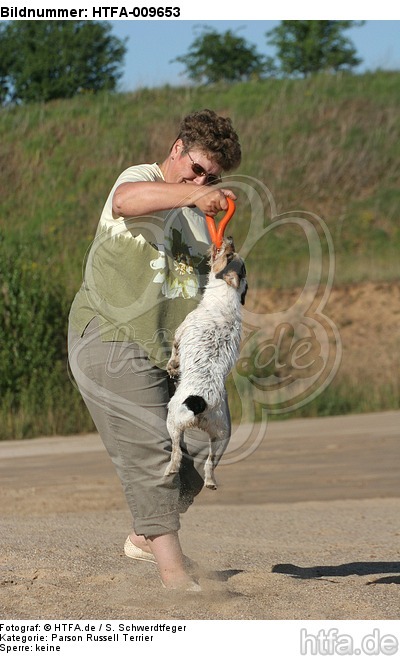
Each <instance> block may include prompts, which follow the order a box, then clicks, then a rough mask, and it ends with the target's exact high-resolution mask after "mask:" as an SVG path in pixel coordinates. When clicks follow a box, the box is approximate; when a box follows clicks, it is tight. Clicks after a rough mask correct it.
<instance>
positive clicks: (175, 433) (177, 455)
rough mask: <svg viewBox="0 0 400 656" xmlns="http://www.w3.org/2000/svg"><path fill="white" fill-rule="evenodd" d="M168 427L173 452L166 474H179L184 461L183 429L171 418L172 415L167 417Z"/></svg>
mask: <svg viewBox="0 0 400 656" xmlns="http://www.w3.org/2000/svg"><path fill="white" fill-rule="evenodd" d="M167 429H168V433H169V435H170V438H171V442H172V452H171V460H170V461H169V464H168V466H167V468H166V470H165V474H164V476H170V475H171V474H177V473H178V472H179V469H180V466H181V461H182V450H181V437H182V430H181V428H180V426H179V425H177V424H176V423H175V422H173V421H172V420H171V418H170V415H168V417H167Z"/></svg>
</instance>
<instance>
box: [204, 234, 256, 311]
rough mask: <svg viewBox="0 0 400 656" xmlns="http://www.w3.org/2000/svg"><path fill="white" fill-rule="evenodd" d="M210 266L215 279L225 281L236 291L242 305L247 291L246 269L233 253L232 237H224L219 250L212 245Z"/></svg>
mask: <svg viewBox="0 0 400 656" xmlns="http://www.w3.org/2000/svg"><path fill="white" fill-rule="evenodd" d="M210 264H211V271H212V272H213V274H214V275H215V277H216V278H219V279H222V280H225V282H226V284H227V285H230V286H231V287H234V288H235V289H237V290H238V293H239V294H240V302H241V304H242V305H244V300H245V298H246V294H247V289H248V285H247V278H246V267H245V265H244V261H243V260H242V258H241V257H240V256H239V255H238V254H237V253H236V251H235V244H234V243H233V239H232V237H224V239H223V242H222V245H221V248H219V249H217V247H216V246H215V245H214V244H213V245H212V246H211V258H210Z"/></svg>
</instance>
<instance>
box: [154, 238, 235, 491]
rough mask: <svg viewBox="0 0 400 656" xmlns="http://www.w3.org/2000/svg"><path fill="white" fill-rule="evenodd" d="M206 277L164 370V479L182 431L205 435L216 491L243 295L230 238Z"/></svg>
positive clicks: (175, 465) (208, 476) (176, 461)
mask: <svg viewBox="0 0 400 656" xmlns="http://www.w3.org/2000/svg"><path fill="white" fill-rule="evenodd" d="M210 253H211V256H210V273H209V276H208V281H207V285H206V288H205V290H204V295H203V297H202V300H201V301H200V303H199V305H198V306H197V308H196V309H195V310H193V311H192V312H190V314H188V316H187V317H186V318H185V319H184V321H183V322H182V323H181V325H180V326H179V328H178V329H177V331H176V333H175V338H174V343H173V348H172V354H171V358H170V360H169V362H168V365H167V371H168V373H169V375H170V376H171V377H173V378H175V377H177V378H178V382H177V387H176V391H175V394H174V396H173V397H172V399H171V401H170V402H169V405H168V418H167V429H168V432H169V434H170V437H171V440H172V454H171V461H170V463H169V465H168V467H167V469H166V471H165V475H166V476H168V475H170V474H174V473H176V472H178V471H179V467H180V464H181V459H182V451H181V447H180V440H181V437H182V434H183V432H184V431H185V430H186V429H187V428H193V427H198V428H200V429H202V430H204V431H206V432H207V433H208V434H209V438H210V449H209V455H208V458H207V461H206V464H205V481H204V482H205V485H206V487H208V488H211V489H214V490H215V489H216V488H217V484H216V481H215V477H214V467H215V462H214V461H215V442H216V440H224V439H228V437H229V434H228V432H229V427H228V426H227V425H226V420H224V417H225V415H224V413H223V409H222V406H223V403H224V399H225V379H226V377H227V375H228V374H229V372H230V371H231V369H232V368H233V366H234V365H235V363H236V361H237V359H238V356H239V348H240V340H241V333H242V317H241V305H244V299H245V296H246V292H247V280H246V268H245V265H244V262H243V260H242V259H241V258H240V257H239V255H238V254H237V253H236V252H235V247H234V244H233V239H232V238H231V237H228V238H224V240H223V242H222V245H221V248H220V249H217V248H216V246H215V245H213V246H211V250H210Z"/></svg>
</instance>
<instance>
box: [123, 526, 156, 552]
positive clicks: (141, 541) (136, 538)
mask: <svg viewBox="0 0 400 656" xmlns="http://www.w3.org/2000/svg"><path fill="white" fill-rule="evenodd" d="M129 539H130V541H131V542H132V544H134V545H135V547H139V549H142V550H143V551H146V552H147V553H152V551H151V548H150V547H149V545H148V543H147V539H146V538H145V537H144V535H136V533H135V531H133V530H132V531H131V533H130V534H129Z"/></svg>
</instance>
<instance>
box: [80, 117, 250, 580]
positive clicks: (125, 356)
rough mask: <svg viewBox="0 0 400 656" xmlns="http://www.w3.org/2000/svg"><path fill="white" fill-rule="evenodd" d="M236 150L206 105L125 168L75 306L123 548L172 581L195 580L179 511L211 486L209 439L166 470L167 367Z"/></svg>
mask: <svg viewBox="0 0 400 656" xmlns="http://www.w3.org/2000/svg"><path fill="white" fill-rule="evenodd" d="M240 158H241V151H240V144H239V140H238V137H237V134H236V132H235V131H234V129H233V127H232V123H231V121H230V119H228V118H223V117H221V116H218V115H217V114H215V112H213V111H211V110H207V109H205V110H202V111H198V112H194V113H192V114H190V115H189V116H187V117H186V118H184V119H183V121H182V123H181V126H180V131H179V134H178V137H177V138H176V140H175V141H174V143H173V145H172V148H171V150H170V152H169V154H168V156H167V157H166V159H165V160H164V161H163V162H162V163H161V164H158V163H155V164H142V165H138V166H132V167H130V168H128V169H127V170H126V171H124V172H123V173H122V174H121V175H120V176H119V178H118V180H117V181H116V183H115V185H114V187H113V188H112V190H111V192H110V194H109V197H108V199H107V201H106V204H105V206H104V209H103V212H102V215H101V217H100V221H99V225H98V229H97V233H96V238H95V240H94V242H93V244H92V247H91V249H90V252H89V255H88V260H87V263H86V270H85V277H84V282H83V285H82V287H81V289H80V290H79V292H78V293H77V295H76V297H75V299H74V302H73V304H72V307H71V312H70V319H69V324H70V330H69V358H70V364H71V370H72V373H73V375H74V378H75V380H76V382H77V384H78V387H79V389H80V392H81V394H82V396H83V398H84V400H85V403H86V405H87V407H88V409H89V411H90V413H91V416H92V418H93V421H94V423H95V425H96V428H97V430H98V432H99V434H100V436H101V438H102V440H103V442H104V444H105V447H106V449H107V451H108V453H109V454H110V456H111V458H112V461H113V463H114V465H115V467H116V471H117V473H118V476H119V478H120V480H121V483H122V486H123V490H124V493H125V497H126V500H127V503H128V506H129V508H130V510H131V513H132V517H133V523H134V524H133V525H134V528H133V529H132V531H131V533H130V534H129V536H128V538H127V540H126V543H125V553H126V555H128V556H130V557H132V558H137V559H142V560H153V561H155V562H156V563H157V565H158V568H159V572H160V576H161V580H162V583H163V585H164V586H165V587H166V588H172V589H176V588H183V589H190V590H195V589H199V588H198V586H197V584H196V583H195V582H194V581H193V580H192V578H191V576H190V568H189V567H188V562H189V561H188V559H185V557H184V556H183V554H182V550H181V546H180V542H179V537H178V530H179V527H180V523H179V515H180V513H182V512H185V511H186V510H187V508H188V507H189V506H190V504H191V503H192V502H193V499H194V497H195V496H196V495H197V494H198V493H199V492H200V490H201V488H202V486H203V479H202V477H201V475H200V473H199V472H202V471H203V469H202V468H203V464H204V460H205V459H206V457H207V451H208V439H207V436H204V434H203V436H202V435H201V434H200V433H199V432H198V431H197V432H196V431H191V432H190V433H186V434H185V438H184V445H183V450H184V453H185V454H186V457H185V458H184V459H183V462H182V467H181V471H180V474H179V476H176V477H165V476H164V471H165V469H166V466H167V464H168V462H169V457H170V450H171V441H170V438H169V436H168V433H167V430H166V415H167V404H168V401H169V399H170V397H171V394H172V393H173V390H172V389H171V381H170V380H169V379H168V376H167V373H166V371H165V367H166V364H167V362H168V359H169V355H170V352H171V347H172V340H173V335H174V333H175V330H176V328H177V327H178V326H179V324H180V323H181V322H182V321H183V319H184V318H185V316H186V315H187V314H188V313H189V312H190V311H191V310H192V309H194V307H196V305H197V303H198V301H199V299H200V297H201V289H202V287H204V285H205V282H206V278H205V276H206V274H207V258H208V255H207V252H208V248H209V243H210V242H209V235H208V232H207V228H206V223H205V220H204V215H205V214H208V215H211V216H215V215H216V214H217V213H218V212H220V211H223V210H226V209H227V205H228V204H227V200H226V198H227V197H230V198H232V199H235V198H236V196H235V194H234V193H233V192H232V191H231V190H229V189H224V188H220V186H219V187H215V186H214V185H215V184H216V183H218V182H220V181H221V178H220V176H221V174H222V172H223V171H230V170H232V169H234V168H236V167H237V166H238V165H239V163H240ZM226 419H227V422H229V411H228V407H227V405H226ZM225 448H226V444H221V445H220V448H219V453H218V456H219V457H221V455H222V453H223V451H224V449H225Z"/></svg>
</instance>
